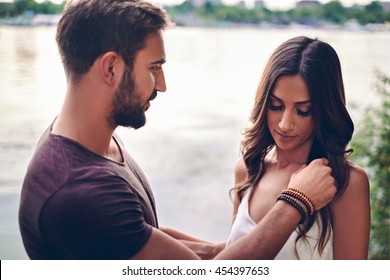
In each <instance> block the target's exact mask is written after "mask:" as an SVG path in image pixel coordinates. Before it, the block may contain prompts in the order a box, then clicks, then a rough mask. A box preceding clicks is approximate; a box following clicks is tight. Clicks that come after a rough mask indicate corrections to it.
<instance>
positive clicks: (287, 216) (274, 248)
mask: <svg viewBox="0 0 390 280" xmlns="http://www.w3.org/2000/svg"><path fill="white" fill-rule="evenodd" d="M326 164H327V161H326V160H322V159H319V160H314V161H313V162H312V163H310V164H309V166H307V167H305V168H304V169H302V170H300V171H299V172H298V173H295V174H294V175H293V176H292V177H291V179H290V183H289V185H288V187H293V188H295V189H298V190H299V191H301V192H303V193H305V194H306V195H307V196H308V197H309V198H310V199H311V200H312V202H313V204H314V206H315V209H316V210H318V209H320V208H322V207H324V206H325V205H326V204H328V203H329V202H330V201H331V200H332V198H333V197H334V195H335V194H336V187H335V185H334V179H333V178H332V177H331V175H330V173H331V169H330V168H329V167H327V166H326ZM300 219H301V215H300V213H299V211H298V210H297V209H295V208H294V207H293V206H291V205H290V204H288V203H286V202H284V201H278V202H277V203H276V204H275V206H274V207H273V208H272V209H271V211H270V212H269V213H268V214H267V215H266V216H265V217H264V218H263V219H262V221H261V222H260V223H259V224H258V225H257V226H256V228H255V229H254V230H253V231H252V232H250V233H249V234H248V235H246V236H244V237H242V238H240V239H239V240H237V241H236V242H234V243H233V244H232V245H231V246H229V247H228V248H227V249H225V250H223V251H222V252H221V253H220V254H218V255H217V256H216V259H273V258H274V257H275V256H276V255H277V253H278V252H279V250H280V249H281V248H282V247H283V245H284V243H285V242H286V241H287V239H288V237H289V236H290V234H291V232H292V231H293V230H294V229H295V227H296V226H297V224H298V222H299V220H300ZM133 259H155V260H157V259H170V260H178V259H199V257H198V256H197V255H196V254H195V253H194V252H192V251H191V250H190V249H189V248H187V247H186V246H184V245H183V244H182V243H180V242H179V241H177V240H175V239H174V238H172V237H170V236H169V235H167V234H165V233H163V232H162V231H160V230H158V229H153V233H152V235H151V237H150V238H149V240H148V242H147V243H146V245H145V246H144V247H143V248H142V249H141V250H140V251H139V252H138V253H137V254H136V255H135V256H134V258H133Z"/></svg>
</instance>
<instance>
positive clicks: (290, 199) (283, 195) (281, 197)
mask: <svg viewBox="0 0 390 280" xmlns="http://www.w3.org/2000/svg"><path fill="white" fill-rule="evenodd" d="M276 200H277V201H278V200H283V201H286V202H288V203H289V204H290V205H292V206H294V208H295V209H297V210H298V211H299V213H300V214H301V220H300V221H299V224H303V223H304V222H305V221H306V219H307V218H308V217H309V213H308V209H307V208H306V205H305V204H304V203H303V202H302V201H300V200H299V199H296V198H295V197H293V196H291V195H290V194H286V193H281V194H280V195H279V196H278V197H277V199H276Z"/></svg>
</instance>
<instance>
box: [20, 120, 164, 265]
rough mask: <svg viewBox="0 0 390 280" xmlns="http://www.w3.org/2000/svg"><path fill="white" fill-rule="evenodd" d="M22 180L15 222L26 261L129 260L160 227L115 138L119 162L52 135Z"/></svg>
mask: <svg viewBox="0 0 390 280" xmlns="http://www.w3.org/2000/svg"><path fill="white" fill-rule="evenodd" d="M50 131H51V127H50V128H49V129H48V130H47V131H46V132H45V133H44V134H43V136H42V138H41V139H40V141H39V143H38V146H37V149H36V151H35V153H34V156H33V158H32V160H31V162H30V165H29V167H28V170H27V174H26V177H25V179H24V183H23V188H22V194H21V202H20V209H19V225H20V230H21V234H22V238H23V243H24V247H25V249H26V251H27V253H28V255H29V257H30V258H31V259H129V258H131V257H132V256H133V255H135V254H136V253H137V252H138V251H139V250H140V249H141V248H142V247H143V246H144V245H145V243H146V242H147V241H148V239H149V237H150V235H151V233H152V227H158V223H157V218H156V211H155V203H154V198H153V194H152V191H151V189H150V186H149V184H148V181H147V179H146V177H145V175H144V174H143V172H142V171H141V169H140V168H139V166H138V165H137V164H136V163H135V161H134V160H133V159H132V158H131V157H130V155H129V154H128V153H127V152H126V150H125V148H124V146H123V144H122V143H121V142H120V141H119V139H118V137H114V140H115V141H116V142H117V144H118V145H119V147H120V149H121V152H122V156H123V158H124V163H123V164H122V163H118V162H114V161H111V160H109V159H106V158H104V157H101V156H99V155H97V154H95V153H93V152H91V151H90V150H88V149H86V148H85V147H83V146H81V145H80V144H78V143H77V142H75V141H72V140H70V139H68V138H65V137H62V136H58V135H54V134H51V133H50Z"/></svg>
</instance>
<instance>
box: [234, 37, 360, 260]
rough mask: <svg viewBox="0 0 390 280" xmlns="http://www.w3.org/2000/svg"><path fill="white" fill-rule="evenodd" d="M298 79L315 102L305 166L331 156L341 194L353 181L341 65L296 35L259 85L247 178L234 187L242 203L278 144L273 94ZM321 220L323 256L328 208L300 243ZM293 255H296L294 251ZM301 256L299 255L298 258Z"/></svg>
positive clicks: (246, 149)
mask: <svg viewBox="0 0 390 280" xmlns="http://www.w3.org/2000/svg"><path fill="white" fill-rule="evenodd" d="M290 75H300V76H301V77H302V78H303V79H304V80H305V82H306V84H307V86H308V89H309V95H310V99H311V103H312V110H313V120H314V140H313V144H312V147H311V150H310V153H309V157H308V159H307V164H309V163H310V162H311V161H312V160H314V159H316V158H327V159H328V160H329V166H330V167H331V168H332V176H333V177H334V179H335V181H336V187H337V194H336V195H340V193H342V192H343V190H344V189H345V187H346V186H347V184H348V181H349V177H350V165H349V162H348V159H347V154H348V153H350V152H351V150H347V145H348V143H349V141H350V140H351V138H352V134H353V131H354V125H353V122H352V119H351V117H350V115H349V113H348V111H347V109H346V107H345V94H344V85H343V79H342V73H341V66H340V61H339V58H338V55H337V53H336V52H335V50H334V49H333V48H332V47H331V46H330V45H329V44H327V43H325V42H323V41H320V40H318V39H311V38H307V37H294V38H292V39H290V40H288V41H286V42H284V43H283V44H282V45H280V46H279V47H278V48H277V49H276V50H275V52H274V53H273V54H272V56H271V58H270V59H269V61H268V63H267V65H266V67H265V70H264V72H263V75H262V78H261V80H260V84H259V86H258V89H257V92H256V97H255V104H254V107H253V109H252V111H251V115H250V121H251V123H252V125H251V127H249V128H248V129H247V130H245V132H244V138H243V141H242V143H241V153H242V157H243V159H244V162H245V165H246V168H247V172H248V177H247V180H246V182H245V183H244V184H243V185H240V186H235V188H234V189H235V190H236V192H237V195H238V198H239V199H240V200H241V198H242V195H243V191H245V190H246V189H247V188H249V187H251V186H254V187H255V186H256V185H257V184H258V183H259V181H260V179H261V178H262V176H263V175H264V172H265V157H266V155H267V153H268V152H269V151H270V150H271V149H272V148H273V147H274V146H275V142H274V139H273V138H272V136H271V133H270V131H269V129H268V126H267V110H268V102H269V96H270V94H271V93H272V91H273V87H274V85H275V83H276V81H277V79H278V78H279V77H281V76H290ZM316 220H317V222H320V223H321V225H322V230H321V233H320V237H319V241H318V243H317V246H318V251H319V253H320V254H321V253H322V252H323V250H324V247H325V245H326V243H327V242H328V240H329V237H330V229H331V225H332V215H331V212H330V207H329V206H326V207H324V208H323V209H321V210H320V211H319V213H317V212H316V213H315V214H314V215H313V216H312V217H311V218H310V219H309V221H308V222H307V223H306V224H304V225H301V226H299V227H298V230H299V234H298V237H297V239H296V242H298V240H299V239H300V238H302V237H303V238H304V237H305V235H306V233H307V232H308V231H309V229H310V228H311V227H312V225H313V223H314V222H315V221H316ZM295 253H296V255H297V251H296V248H295ZM297 257H298V255H297Z"/></svg>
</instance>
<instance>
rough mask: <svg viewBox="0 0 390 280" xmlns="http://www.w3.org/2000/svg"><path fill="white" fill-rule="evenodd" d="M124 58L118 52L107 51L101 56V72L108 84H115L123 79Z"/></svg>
mask: <svg viewBox="0 0 390 280" xmlns="http://www.w3.org/2000/svg"><path fill="white" fill-rule="evenodd" d="M121 64H122V60H121V59H120V56H119V55H118V54H117V53H116V52H107V53H105V54H104V55H103V56H102V57H101V58H100V65H99V66H100V74H101V76H102V77H103V80H104V81H105V82H106V83H107V84H108V85H111V86H112V85H114V84H115V83H116V82H119V81H120V79H121V75H120V71H121Z"/></svg>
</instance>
